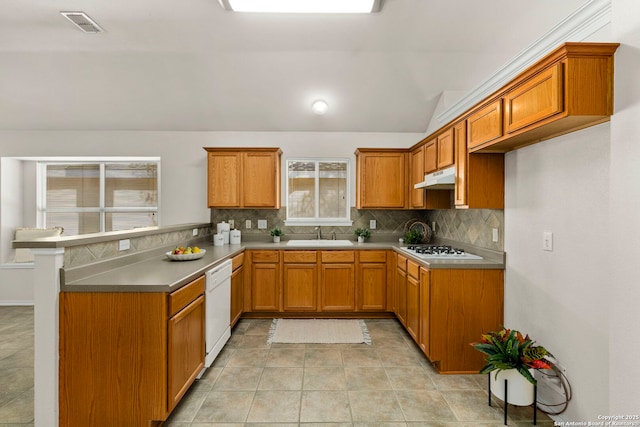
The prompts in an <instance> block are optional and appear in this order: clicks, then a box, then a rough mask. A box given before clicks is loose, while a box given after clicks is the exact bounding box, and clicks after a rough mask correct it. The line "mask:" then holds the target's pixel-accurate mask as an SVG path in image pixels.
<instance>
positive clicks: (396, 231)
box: [211, 207, 504, 251]
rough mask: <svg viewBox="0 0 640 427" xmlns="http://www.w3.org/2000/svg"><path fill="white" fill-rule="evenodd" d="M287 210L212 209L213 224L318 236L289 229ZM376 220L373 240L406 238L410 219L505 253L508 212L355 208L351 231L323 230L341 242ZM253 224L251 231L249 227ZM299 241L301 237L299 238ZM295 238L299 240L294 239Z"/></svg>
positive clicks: (252, 234)
mask: <svg viewBox="0 0 640 427" xmlns="http://www.w3.org/2000/svg"><path fill="white" fill-rule="evenodd" d="M285 218H286V208H285V207H283V208H281V209H211V222H212V224H213V227H214V229H215V224H217V223H219V222H222V221H229V220H231V219H232V220H234V222H235V227H236V228H237V229H239V230H241V231H242V235H243V237H248V238H259V237H260V236H264V237H265V238H267V236H268V235H269V230H270V229H271V228H273V227H280V228H282V230H283V231H284V233H285V235H286V236H288V237H289V238H292V237H293V236H292V235H299V237H300V238H309V237H313V235H314V228H315V227H287V226H285V225H284V221H285ZM260 219H263V220H267V229H266V230H259V229H258V220H260ZM372 219H375V220H376V223H377V224H376V229H375V230H372V233H371V239H370V240H372V241H375V240H377V239H383V240H392V239H393V240H395V239H397V238H399V237H402V235H403V234H404V224H405V223H406V222H407V221H408V220H410V219H419V220H421V221H424V222H426V223H427V224H429V226H431V222H432V221H436V224H437V225H436V233H435V237H441V238H444V239H448V240H455V241H459V242H462V243H468V244H471V245H474V246H479V247H482V248H486V249H492V250H497V251H503V247H504V245H503V238H502V235H503V232H504V212H503V211H502V210H493V209H445V210H433V211H423V210H366V209H356V208H351V220H352V221H353V225H352V226H351V227H329V226H326V227H324V226H323V227H322V232H323V234H324V235H325V236H328V235H329V233H331V232H332V231H335V233H336V234H337V235H338V236H339V237H341V238H353V237H354V236H353V230H355V229H356V228H369V221H370V220H372ZM247 220H251V228H246V227H245V225H246V224H245V223H246V221H247ZM493 228H497V229H498V233H499V241H498V242H497V243H495V242H492V241H491V237H492V229H493ZM296 237H297V236H296ZM294 238H295V237H294Z"/></svg>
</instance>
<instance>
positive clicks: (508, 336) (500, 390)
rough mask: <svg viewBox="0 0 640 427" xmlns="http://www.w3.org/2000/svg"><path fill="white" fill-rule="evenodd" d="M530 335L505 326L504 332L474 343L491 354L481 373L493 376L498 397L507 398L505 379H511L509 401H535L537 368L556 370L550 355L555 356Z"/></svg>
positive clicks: (527, 403) (492, 390)
mask: <svg viewBox="0 0 640 427" xmlns="http://www.w3.org/2000/svg"><path fill="white" fill-rule="evenodd" d="M534 343H535V342H534V341H533V340H532V339H531V338H529V335H526V336H524V337H523V336H522V334H521V333H520V332H519V331H516V330H513V329H505V328H503V329H502V330H500V331H496V332H489V333H487V334H483V335H482V339H481V340H480V342H479V343H471V345H472V346H473V347H474V348H475V349H476V350H478V351H480V352H482V353H484V354H485V355H486V356H487V357H486V358H485V361H486V362H487V363H486V365H484V367H483V368H482V369H481V370H480V373H481V374H488V373H491V372H494V371H496V374H495V375H490V376H489V377H490V386H491V393H493V394H494V395H495V396H496V397H497V398H498V399H501V400H503V401H504V400H505V398H504V395H505V393H504V380H505V379H506V380H508V393H509V395H508V402H507V403H511V404H513V405H520V406H527V405H530V404H532V403H533V400H534V387H533V386H534V385H536V383H537V382H536V379H535V378H534V377H533V375H532V374H533V369H552V368H553V363H552V362H551V361H550V360H549V359H548V358H547V357H553V355H552V354H551V353H549V352H548V351H547V349H545V348H544V347H542V346H539V345H534Z"/></svg>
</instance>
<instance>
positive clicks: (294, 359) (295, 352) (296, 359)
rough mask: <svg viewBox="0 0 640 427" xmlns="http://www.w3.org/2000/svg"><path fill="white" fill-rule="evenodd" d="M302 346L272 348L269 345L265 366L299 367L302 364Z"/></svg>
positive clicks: (303, 352)
mask: <svg viewBox="0 0 640 427" xmlns="http://www.w3.org/2000/svg"><path fill="white" fill-rule="evenodd" d="M305 351H306V350H305V349H304V347H303V348H291V347H289V348H274V347H273V346H272V347H271V350H269V355H268V357H267V363H266V366H270V367H271V366H276V367H291V368H301V367H303V366H304V354H305Z"/></svg>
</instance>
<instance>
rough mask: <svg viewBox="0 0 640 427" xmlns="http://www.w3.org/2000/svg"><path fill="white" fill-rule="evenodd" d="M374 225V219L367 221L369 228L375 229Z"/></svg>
mask: <svg viewBox="0 0 640 427" xmlns="http://www.w3.org/2000/svg"><path fill="white" fill-rule="evenodd" d="M376 225H377V223H376V220H375V219H372V220H370V221H369V228H370V229H372V230H375V229H376Z"/></svg>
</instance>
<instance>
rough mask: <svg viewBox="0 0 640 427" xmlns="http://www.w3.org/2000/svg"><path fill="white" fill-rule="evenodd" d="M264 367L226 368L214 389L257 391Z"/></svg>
mask: <svg viewBox="0 0 640 427" xmlns="http://www.w3.org/2000/svg"><path fill="white" fill-rule="evenodd" d="M261 375H262V368H224V370H223V371H222V373H221V374H220V376H219V377H218V380H217V381H216V382H215V383H214V384H213V390H216V391H221V390H251V391H255V390H256V389H257V388H258V382H260V376H261Z"/></svg>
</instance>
